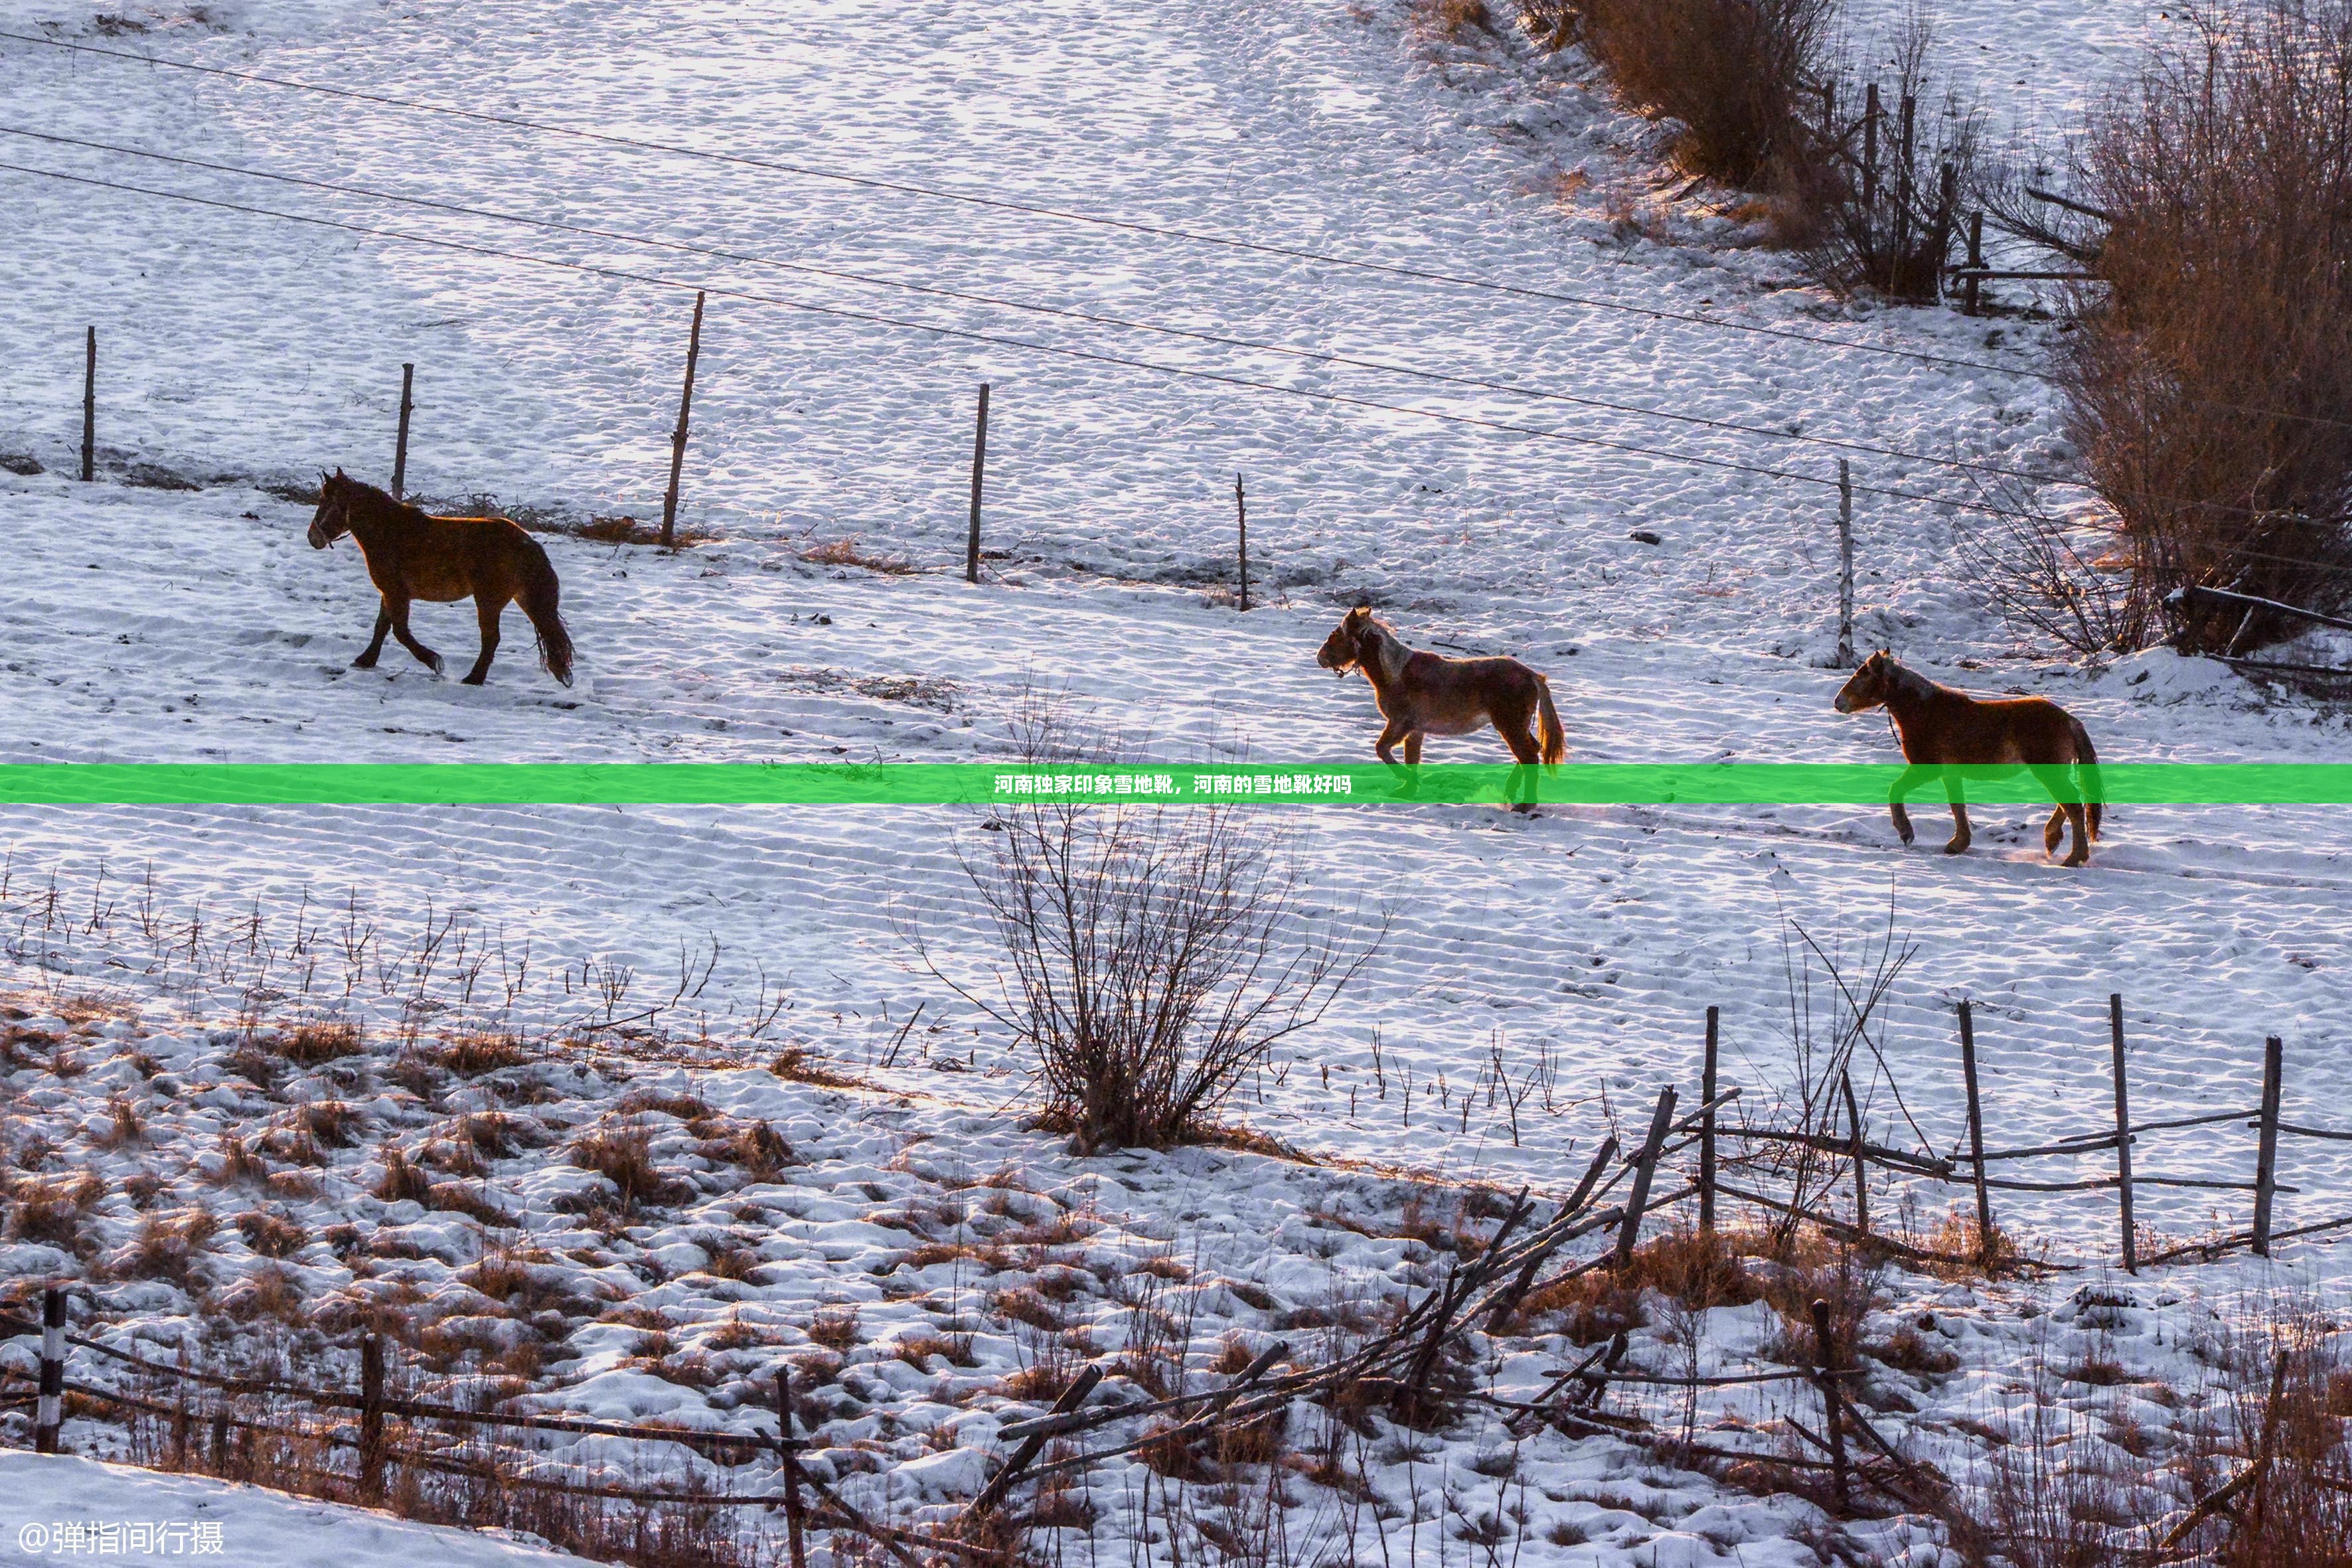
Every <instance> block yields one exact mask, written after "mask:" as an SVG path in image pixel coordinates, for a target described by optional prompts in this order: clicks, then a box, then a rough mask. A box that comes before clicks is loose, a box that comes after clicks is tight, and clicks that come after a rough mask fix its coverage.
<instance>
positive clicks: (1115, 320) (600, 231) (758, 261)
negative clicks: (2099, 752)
mask: <svg viewBox="0 0 2352 1568" xmlns="http://www.w3.org/2000/svg"><path fill="white" fill-rule="evenodd" d="M0 135H5V136H22V137H26V138H29V139H31V140H33V141H37V142H53V143H56V144H58V145H62V146H68V147H82V148H88V149H91V150H93V151H96V152H101V153H118V154H121V155H123V156H126V157H132V158H144V159H148V160H151V161H152V162H156V163H173V164H178V165H180V166H182V167H184V168H191V169H205V170H209V171H212V172H214V173H215V174H235V175H238V176H240V177H244V178H248V179H257V180H269V181H274V182H276V183H278V184H288V185H299V186H301V187H303V188H304V189H307V190H315V191H331V192H333V193H335V194H337V195H355V196H362V197H365V198H367V199H369V200H372V201H382V202H394V203H398V204H400V205H404V206H414V207H423V208H425V209H427V210H429V211H433V212H443V213H452V214H456V215H457V216H464V217H478V218H486V219H488V220H490V221H492V222H497V223H509V224H515V225H519V226H524V227H529V228H540V229H547V230H551V231H553V232H556V233H560V234H575V235H582V236H585V237H589V238H593V239H602V240H610V241H613V242H614V243H617V244H623V245H635V246H644V247H648V248H653V249H659V250H671V251H677V252H679V253H681V254H684V255H688V256H699V257H705V258H710V259H714V260H719V261H733V262H741V263H744V264H746V265H750V266H754V267H770V268H776V269H778V270H780V271H784V272H799V273H805V274H808V275H810V276H812V277H817V278H830V279H837V280H840V281H845V282H851V283H860V284H865V285H867V286H869V287H875V288H883V289H903V290H905V291H907V292H908V293H914V294H928V295H932V296H935V297H938V298H941V299H948V300H962V301H965V302H967V303H972V304H982V305H988V306H992V307H994V308H997V309H1000V310H1022V311H1026V312H1029V313H1031V314H1034V315H1041V316H1054V317H1059V318H1062V319H1064V320H1067V321H1086V322H1088V323H1090V324H1092V325H1096V326H1106V327H1118V328H1120V329H1122V330H1125V331H1137V332H1155V333H1158V334H1160V335H1161V336H1164V337H1174V338H1184V339H1189V340H1191V341H1192V342H1203V343H1213V344H1216V345H1217V346H1219V347H1222V348H1234V349H1244V350H1248V351H1251V352H1254V353H1268V354H1277V355H1281V356H1283V357H1285V358H1288V359H1297V360H1305V361H1309V362H1311V363H1318V364H1335V365H1345V366H1347V367H1349V368H1350V369H1355V370H1370V371H1376V372H1380V373H1381V374H1390V375H1402V376H1410V377H1412V378H1414V379H1416V380H1422V381H1433V382H1439V383H1443V384H1446V385H1449V386H1460V387H1468V388H1471V389H1474V390H1476V391H1481V392H1493V393H1500V394H1503V395H1506V396H1511V397H1522V398H1528V399H1530V400H1534V401H1539V402H1549V403H1569V404H1574V405H1577V406H1579V407H1583V408H1600V409H1605V410H1607V411H1609V412H1611V413H1612V414H1626V415H1632V416H1635V417H1637V418H1643V419H1661V420H1667V421H1671V422H1672V423H1675V424H1678V425H1692V426H1701V427H1703V428H1706V429H1709V430H1723V431H1728V432H1731V433H1733V434H1736V435H1742V436H1754V437H1762V438H1764V439H1767V440H1773V441H1790V442H1796V443H1800V444H1804V445H1811V446H1817V447H1833V448H1835V449H1836V450H1839V451H1843V452H1860V453H1866V454H1868V455H1870V456H1872V457H1878V458H1895V459H1897V460H1898V461H1904V462H1913V463H1928V464H1934V465H1938V466H1940V467H1944V468H1965V469H1969V470H1972V471H1974V472H1978V473H1984V474H1993V475H1998V476H1999V477H2000V478H2003V479H2025V480H2031V481H2032V482H2033V483H2036V484H2077V483H2080V482H2081V481H2080V480H2079V479H2076V478H2074V477H2072V476H2069V475H2065V474H2047V473H2037V472H2035V471H2034V470H2032V469H2031V468H2008V467H2005V466H2004V465H2002V464H2000V463H1992V462H1982V461H1977V460H1972V459H1969V458H1938V457H1936V456H1934V455H1933V454H1931V453H1927V452H1913V451H1907V450H1906V449H1904V448H1902V447H1879V446H1874V445H1872V444H1871V443H1869V442H1866V441H1851V440H1842V439H1839V438H1837V437H1830V436H1808V435H1803V434H1801V433H1800V432H1797V431H1794V430H1778V429H1774V428H1772V427H1771V426H1762V425H1742V424H1740V423H1738V422H1737V421H1735V420H1727V419H1711V418H1708V417H1706V416H1704V415H1698V414H1682V413H1677V412H1675V411H1674V410H1672V409H1664V408H1643V407H1641V406H1639V405H1634V404H1626V403H1612V402H1610V401H1609V400H1608V399H1606V398H1600V397H1586V396H1582V395H1578V394H1575V393H1567V392H1554V391H1548V390H1545V389H1543V388H1540V387H1528V386H1519V385H1515V384H1511V383H1508V382H1499V381H1487V380H1485V379H1483V378H1480V377H1477V376H1467V375H1455V374H1451V373H1449V372H1445V371H1437V370H1428V369H1424V368H1423V367H1420V366H1417V365H1408V364H1398V363H1393V362H1391V361H1385V360H1374V359H1360V358H1357V357H1355V356H1353V355H1349V354H1337V353H1323V352H1321V351H1318V350H1315V349H1300V348H1291V347H1288V346H1286V345H1284V344H1281V343H1267V342H1255V341H1254V340H1252V339H1248V338H1235V337H1228V336H1225V335H1223V334H1221V333H1217V332H1210V331H1200V330H1197V329H1193V328H1187V327H1172V326H1168V325H1166V324H1164V323H1161V322H1157V321H1134V320H1131V319H1129V318H1126V317H1120V316H1106V315H1101V314H1098V313H1096V312H1094V311H1090V310H1076V309H1073V308H1070V307H1066V306H1059V305H1043V304H1038V303H1035V302H1034V301H1029V300H1007V299H1003V298H1001V297H999V296H996V295H992V294H982V293H977V292H974V291H972V290H970V289H949V288H944V287H941V286H940V285H937V284H929V283H911V282H908V281H905V280H903V279H895V278H880V277H876V276H873V275H871V274H868V273H862V272H851V271H846V270H844V269H842V268H831V267H818V266H815V265H814V264H812V263H809V262H802V261H781V260H777V259H775V258H772V257H764V256H755V255H751V254H749V253H746V252H743V251H734V250H724V249H719V248H717V247H711V246H702V245H693V244H689V243H688V242H686V241H683V240H672V239H663V238H659V237H652V236H647V235H639V234H628V233H625V232H622V231H620V230H616V229H606V228H596V227H593V226H587V225H584V224H573V223H563V222H561V221H559V220H556V219H553V218H537V217H529V216H523V215H521V214H519V213H509V212H500V211H498V210H495V209H493V208H488V207H475V206H467V205H462V204H459V203H457V202H445V201H438V200H435V199H433V198H431V197H426V196H413V195H404V194H401V193H399V192H394V191H380V190H375V189H373V188H371V187H369V186H365V185H352V184H341V183H338V182H336V181H332V180H319V179H311V178H309V177H307V176H304V175H299V174H279V173H277V172H275V171H273V170H268V169H256V168H251V167H247V166H246V165H243V164H237V163H215V162H212V161H211V160H209V159H205V158H190V157H186V156H184V155H182V154H178V153H157V152H152V151H150V150H148V149H146V148H142V147H126V146H122V145H120V144H118V143H115V142H93V141H89V140H86V139H84V138H82V137H79V136H61V135H58V134H57V133H55V132H46V131H32V130H27V129H26V128H24V127H22V126H15V125H0Z"/></svg>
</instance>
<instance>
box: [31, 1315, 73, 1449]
mask: <svg viewBox="0 0 2352 1568" xmlns="http://www.w3.org/2000/svg"><path fill="white" fill-rule="evenodd" d="M65 1392H66V1293H65V1289H64V1287H62V1286H58V1285H52V1286H50V1287H49V1288H48V1289H46V1290H44V1291H42V1292H41V1388H40V1396H39V1404H38V1405H37V1407H36V1408H35V1410H34V1413H33V1451H34V1452H35V1453H37V1454H54V1453H56V1452H57V1451H58V1426H60V1425H61V1424H62V1423H63V1421H64V1419H65V1410H64V1402H65Z"/></svg>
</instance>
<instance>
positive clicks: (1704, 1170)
mask: <svg viewBox="0 0 2352 1568" xmlns="http://www.w3.org/2000/svg"><path fill="white" fill-rule="evenodd" d="M1718 1016H1719V1009H1717V1008H1714V1007H1709V1008H1708V1009H1707V1010H1706V1064H1705V1065H1704V1066H1703V1067H1701V1068H1700V1069H1699V1079H1698V1102H1699V1105H1700V1107H1701V1109H1700V1111H1699V1119H1698V1227H1699V1229H1700V1230H1702V1231H1706V1232H1708V1233H1710V1234H1711V1233H1713V1231H1714V1229H1715V1068H1716V1022H1717V1017H1718Z"/></svg>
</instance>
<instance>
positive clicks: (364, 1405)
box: [360, 1334, 383, 1498]
mask: <svg viewBox="0 0 2352 1568" xmlns="http://www.w3.org/2000/svg"><path fill="white" fill-rule="evenodd" d="M360 1495H361V1496H362V1497H364V1498H378V1497H382V1496H383V1339H382V1337H380V1336H378V1335H375V1334H370V1335H368V1336H367V1338H365V1339H363V1340H362V1341H361V1342H360Z"/></svg>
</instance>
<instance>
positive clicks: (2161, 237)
mask: <svg viewBox="0 0 2352 1568" xmlns="http://www.w3.org/2000/svg"><path fill="white" fill-rule="evenodd" d="M2189 20H2190V23H2191V26H2189V28H2188V29H2186V30H2185V31H2184V32H2183V34H2182V35H2180V36H2181V37H2183V38H2184V40H2185V41H2183V42H2181V43H2179V44H2178V45H2175V46H2172V47H2168V48H2166V49H2163V50H2160V51H2158V53H2157V54H2156V55H2154V56H2153V57H2152V58H2150V59H2149V61H2148V62H2147V65H2146V66H2145V67H2144V68H2143V69H2142V70H2141V71H2140V72H2139V73H2138V75H2137V77H2136V78H2135V79H2132V80H2131V81H2130V82H2128V83H2127V84H2126V85H2125V86H2124V87H2122V88H2120V89H2117V90H2116V92H2114V93H2113V94H2112V95H2111V96H2110V97H2109V98H2108V99H2107V100H2105V101H2104V102H2103V103H2101V104H2100V105H2099V106H2097V108H2096V109H2095V110H2094V112H2093V113H2092V115H2091V117H2090V121H2089V125H2088V129H2087V132H2086V133H2085V137H2084V144H2083V147H2082V151H2081V154H2080V163H2079V167H2078V168H2077V170H2076V171H2075V178H2076V180H2077V182H2078V184H2079V185H2080V188H2081V192H2082V195H2083V197H2084V202H2085V204H2086V205H2090V206H2093V207H2095V208H2098V209H2100V210H2102V211H2103V212H2104V213H2105V214H2106V215H2107V216H2109V218H2110V219H2111V222H2110V225H2109V227H2108V232H2107V233H2106V235H2105V238H2104V240H2103V241H2102V242H2101V243H2100V245H2099V249H2098V255H2097V259H2096V262H2095V270H2096V271H2097V273H2098V274H2099V277H2100V278H2101V279H2103V280H2104V282H2105V285H2106V293H2105V298H2104V299H2100V298H2098V297H2096V296H2095V295H2094V294H2092V293H2091V292H2090V291H2089V290H2085V293H2084V298H2083V299H2082V300H2080V301H2078V304H2079V305H2080V307H2081V309H2082V310H2084V314H2085V317H2086V323H2085V326H2086V330H2084V331H2079V332H2076V333H2074V334H2073V335H2072V337H2071V339H2070V340H2069V341H2070V344H2071V347H2070V349H2069V351H2068V353H2067V357H2066V361H2065V363H2064V366H2063V370H2064V374H2065V378H2066V379H2065V387H2066V391H2067V394H2068V398H2069V404H2070V407H2069V411H2068V412H2069V424H2070V426H2071V428H2072V432H2073V434H2074V438H2075V439H2076V441H2077V442H2078V443H2079V445H2080V446H2081V447H2082V448H2083V451H2084V465H2085V468H2086V469H2087V471H2088V474H2089V478H2090V482H2091V484H2092V485H2093V486H2094V488H2095V489H2097V491H2098V492H2099V494H2100V495H2101V496H2102V497H2103V498H2104V499H2105V500H2106V501H2107V503H2108V504H2109V505H2110V506H2112V507H2113V508H2114V509H2115V510H2116V515H2117V516H2118V518H2119V519H2120V520H2121V522H2122V527H2123V530H2124V534H2125V538H2126V541H2127V542H2128V543H2129V546H2130V550H2131V555H2132V564H2133V569H2134V571H2135V574H2137V577H2138V578H2139V580H2140V582H2141V584H2142V585H2143V589H2144V591H2146V592H2147V593H2149V594H2151V595H2163V594H2165V593H2167V592H2168V591H2169V590H2170V589H2171V588H2173V587H2175V586H2179V585H2183V584H2202V585H2207V586H2226V587H2234V588H2236V589H2238V590H2239V591H2241V592H2244V593H2250V594H2254V595H2261V596H2263V597H2267V598H2276V599H2284V600H2286V601H2289V602H2292V603H2297V604H2303V605H2312V604H2314V603H2315V602H2316V603H2323V604H2325V603H2339V602H2341V601H2342V599H2343V598H2344V597H2345V595H2346V590H2347V586H2352V544H2347V541H2346V539H2345V536H2344V531H2343V526H2342V523H2343V517H2344V513H2345V511H2346V508H2347V500H2352V495H2348V494H2347V492H2352V0H2262V3H2260V4H2252V5H2247V6H2245V7H2244V8H2233V9H2227V10H2215V11H2210V12H2202V13H2197V12H2192V13H2191V14H2190V16H2189ZM2179 630H2180V632H2181V633H2182V635H2183V637H2184V646H2188V647H2211V648H2215V649H2222V650H2226V649H2228V648H2230V647H2235V646H2244V645H2246V644H2248V643H2250V642H2259V641H2263V640H2274V639H2275V638H2276V637H2280V636H2282V635H2285V633H2286V632H2287V630H2288V626H2287V625H2286V624H2284V623H2283V622H2282V623H2280V624H2276V625H2272V624H2265V623H2264V622H2263V621H2261V620H2256V621H2253V622H2251V623H2249V622H2247V621H2246V620H2245V618H2244V616H2243V613H2242V611H2240V610H2233V609H2226V608H2223V609H2212V610H2198V609H2195V608H2194V607H2192V608H2191V609H2190V611H2189V613H2188V614H2187V615H2186V616H2185V619H2184V622H2183V624H2182V625H2181V626H2180V627H2179Z"/></svg>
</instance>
